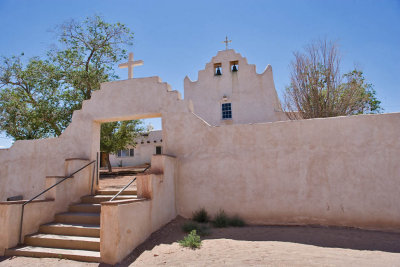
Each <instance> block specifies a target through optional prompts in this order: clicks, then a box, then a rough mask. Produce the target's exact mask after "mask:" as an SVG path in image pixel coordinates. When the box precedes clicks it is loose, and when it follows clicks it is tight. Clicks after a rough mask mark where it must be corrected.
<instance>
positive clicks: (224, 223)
mask: <svg viewBox="0 0 400 267" xmlns="http://www.w3.org/2000/svg"><path fill="white" fill-rule="evenodd" d="M213 224H214V226H215V227H217V228H222V227H228V225H229V217H228V216H227V215H226V214H225V211H223V210H220V211H219V212H218V213H217V215H215V217H214V221H213Z"/></svg>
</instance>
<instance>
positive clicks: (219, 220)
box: [213, 210, 245, 228]
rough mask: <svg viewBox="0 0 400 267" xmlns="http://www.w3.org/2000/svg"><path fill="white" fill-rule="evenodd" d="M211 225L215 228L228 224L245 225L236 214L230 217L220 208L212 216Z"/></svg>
mask: <svg viewBox="0 0 400 267" xmlns="http://www.w3.org/2000/svg"><path fill="white" fill-rule="evenodd" d="M213 225H214V226H215V227H217V228H223V227H228V226H234V227H242V226H244V225H245V222H244V220H243V219H242V218H240V217H239V216H238V215H235V216H233V217H231V218H230V217H229V216H228V215H226V213H225V211H224V210H220V211H219V212H218V213H217V215H215V217H214V221H213Z"/></svg>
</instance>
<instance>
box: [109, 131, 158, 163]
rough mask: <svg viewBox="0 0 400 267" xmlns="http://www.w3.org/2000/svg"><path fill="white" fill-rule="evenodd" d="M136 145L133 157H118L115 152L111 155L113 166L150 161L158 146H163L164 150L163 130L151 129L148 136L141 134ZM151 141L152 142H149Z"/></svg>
mask: <svg viewBox="0 0 400 267" xmlns="http://www.w3.org/2000/svg"><path fill="white" fill-rule="evenodd" d="M136 142H137V144H136V147H134V156H133V157H117V155H115V154H111V155H110V163H111V166H113V167H117V166H120V164H121V163H122V166H123V167H125V166H138V165H142V164H145V163H150V161H151V157H152V156H153V155H154V154H156V147H158V146H161V152H162V146H163V143H162V131H161V130H160V131H151V132H150V133H149V135H148V136H141V137H138V138H137V139H136ZM148 142H150V143H148ZM129 148H133V147H129Z"/></svg>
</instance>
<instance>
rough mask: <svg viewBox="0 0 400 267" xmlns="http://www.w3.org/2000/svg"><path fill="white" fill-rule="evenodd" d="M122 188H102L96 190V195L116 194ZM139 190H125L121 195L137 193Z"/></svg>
mask: <svg viewBox="0 0 400 267" xmlns="http://www.w3.org/2000/svg"><path fill="white" fill-rule="evenodd" d="M119 191H120V190H113V189H101V190H98V191H96V195H113V196H115V195H116V194H117V193H118V192H119ZM136 194H137V190H129V189H127V190H124V191H122V193H121V195H136Z"/></svg>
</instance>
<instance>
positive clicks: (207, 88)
mask: <svg viewBox="0 0 400 267" xmlns="http://www.w3.org/2000/svg"><path fill="white" fill-rule="evenodd" d="M231 61H238V62H239V65H238V68H239V70H238V71H237V72H231V70H230V62H231ZM215 63H221V64H222V75H220V76H216V75H214V64H215ZM184 87H185V94H184V95H185V100H191V101H192V102H193V106H194V112H195V113H196V114H197V115H199V116H200V117H201V118H202V119H204V120H205V121H206V122H208V123H209V124H211V125H213V126H218V125H224V124H245V123H259V122H273V121H282V120H287V117H286V115H285V114H284V113H283V112H282V108H281V104H280V102H279V99H278V95H277V93H276V90H275V84H274V79H273V75H272V67H271V66H270V65H268V66H267V68H266V69H265V70H264V72H263V73H262V74H257V73H256V66H255V65H249V64H248V63H247V59H246V58H244V57H242V56H241V55H240V54H239V53H236V52H235V51H234V50H232V49H230V50H224V51H219V52H218V54H217V56H215V57H213V58H212V60H211V62H209V63H207V64H206V67H205V69H204V70H201V71H199V74H198V81H195V82H192V81H191V80H190V79H189V78H188V77H187V76H186V78H185V81H184ZM224 96H226V97H227V100H226V101H224V100H223V97H224ZM222 103H232V120H222V114H221V104H222Z"/></svg>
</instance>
